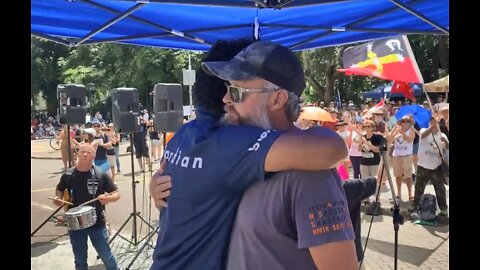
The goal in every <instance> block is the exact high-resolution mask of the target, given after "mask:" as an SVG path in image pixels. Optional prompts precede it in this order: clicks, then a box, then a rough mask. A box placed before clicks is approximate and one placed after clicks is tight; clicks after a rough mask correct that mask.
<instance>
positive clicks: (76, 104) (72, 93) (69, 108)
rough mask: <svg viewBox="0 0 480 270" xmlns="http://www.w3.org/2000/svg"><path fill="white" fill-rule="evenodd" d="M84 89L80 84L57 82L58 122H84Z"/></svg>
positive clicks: (85, 111) (70, 123)
mask: <svg viewBox="0 0 480 270" xmlns="http://www.w3.org/2000/svg"><path fill="white" fill-rule="evenodd" d="M85 93H86V89H85V86H84V85H81V84H59V85H58V86H57V98H58V102H59V115H60V123H62V124H69V125H72V124H85V116H86V113H87V110H86V109H85V104H86V97H85Z"/></svg>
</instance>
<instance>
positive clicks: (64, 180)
mask: <svg viewBox="0 0 480 270" xmlns="http://www.w3.org/2000/svg"><path fill="white" fill-rule="evenodd" d="M67 178H68V176H67V175H66V174H63V175H62V177H60V181H59V182H58V184H57V190H58V191H62V192H63V191H65V189H67Z"/></svg>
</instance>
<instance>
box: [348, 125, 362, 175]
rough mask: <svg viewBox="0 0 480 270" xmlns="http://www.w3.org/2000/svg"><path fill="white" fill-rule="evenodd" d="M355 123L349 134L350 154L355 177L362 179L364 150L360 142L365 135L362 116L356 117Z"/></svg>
mask: <svg viewBox="0 0 480 270" xmlns="http://www.w3.org/2000/svg"><path fill="white" fill-rule="evenodd" d="M354 122H355V124H354V125H352V126H351V127H350V129H351V132H350V134H349V141H350V142H351V143H350V148H349V151H348V153H349V156H350V162H351V164H352V169H353V178H354V179H360V178H362V175H361V173H360V161H361V160H362V151H361V150H359V148H360V147H359V143H360V142H361V141H362V136H363V119H362V117H360V116H357V117H355V120H354Z"/></svg>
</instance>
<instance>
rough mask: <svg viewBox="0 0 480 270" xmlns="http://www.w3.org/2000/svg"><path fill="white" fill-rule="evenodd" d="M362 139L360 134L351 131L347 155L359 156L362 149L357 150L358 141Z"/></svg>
mask: <svg viewBox="0 0 480 270" xmlns="http://www.w3.org/2000/svg"><path fill="white" fill-rule="evenodd" d="M361 140H362V136H360V135H358V133H356V132H355V131H352V144H351V145H350V151H349V155H350V156H351V157H361V156H362V151H360V150H358V147H359V144H358V143H359V142H360V141H361Z"/></svg>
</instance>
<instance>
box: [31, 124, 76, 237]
mask: <svg viewBox="0 0 480 270" xmlns="http://www.w3.org/2000/svg"><path fill="white" fill-rule="evenodd" d="M65 134H66V135H65V136H66V139H67V147H68V148H67V151H68V167H69V168H71V167H72V157H71V147H70V125H69V124H67V130H66V131H65ZM64 206H65V204H62V205H60V206H59V207H58V208H57V210H55V211H54V212H53V213H52V214H51V215H50V216H48V217H47V218H46V219H45V220H44V221H43V222H42V223H41V224H40V225H39V226H38V227H37V228H36V229H35V230H34V231H33V232H32V233H31V234H30V237H33V236H34V235H35V233H37V232H38V231H39V230H40V229H41V228H42V227H43V226H44V225H45V224H47V222H48V221H49V220H50V219H51V218H55V219H56V220H59V219H58V218H56V217H55V214H57V213H58V212H59V211H60V210H61V209H62V208H63V207H64Z"/></svg>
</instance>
